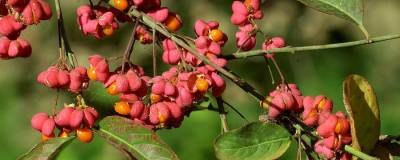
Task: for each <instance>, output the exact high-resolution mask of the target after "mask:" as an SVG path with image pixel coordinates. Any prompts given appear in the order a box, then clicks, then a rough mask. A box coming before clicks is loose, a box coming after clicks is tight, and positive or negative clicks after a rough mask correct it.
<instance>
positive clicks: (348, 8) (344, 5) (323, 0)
mask: <svg viewBox="0 0 400 160" xmlns="http://www.w3.org/2000/svg"><path fill="white" fill-rule="evenodd" d="M298 1H300V2H301V3H303V4H305V5H307V6H309V7H311V8H314V9H316V10H318V11H320V12H324V13H327V14H331V15H334V16H337V17H340V18H343V19H345V20H348V21H350V22H353V23H355V24H357V25H358V27H359V28H360V29H361V31H362V32H363V33H364V35H365V37H366V38H367V39H368V38H369V34H368V32H367V30H366V29H365V27H364V24H363V15H364V5H363V0H298Z"/></svg>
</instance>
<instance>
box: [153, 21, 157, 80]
mask: <svg viewBox="0 0 400 160" xmlns="http://www.w3.org/2000/svg"><path fill="white" fill-rule="evenodd" d="M156 75H157V53H156V31H155V30H154V29H153V77H155V76H156Z"/></svg>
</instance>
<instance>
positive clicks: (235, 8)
mask: <svg viewBox="0 0 400 160" xmlns="http://www.w3.org/2000/svg"><path fill="white" fill-rule="evenodd" d="M260 3H261V1H260V0H235V1H233V3H232V12H233V14H232V16H231V22H232V23H233V24H234V25H237V26H239V32H237V33H236V35H235V36H236V46H237V47H238V48H240V49H241V50H244V51H248V50H251V49H253V48H254V46H255V45H256V33H257V29H258V28H256V24H255V22H254V20H256V19H262V18H263V16H264V14H263V11H262V10H261V4H260Z"/></svg>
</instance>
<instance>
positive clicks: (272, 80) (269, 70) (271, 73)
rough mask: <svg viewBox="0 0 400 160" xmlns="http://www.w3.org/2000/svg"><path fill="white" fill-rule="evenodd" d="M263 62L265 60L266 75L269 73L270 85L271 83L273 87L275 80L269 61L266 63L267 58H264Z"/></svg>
mask: <svg viewBox="0 0 400 160" xmlns="http://www.w3.org/2000/svg"><path fill="white" fill-rule="evenodd" d="M264 60H265V63H266V65H267V70H268V73H269V75H270V76H271V83H272V86H275V78H274V73H273V72H272V69H271V65H270V64H269V61H268V59H267V58H264Z"/></svg>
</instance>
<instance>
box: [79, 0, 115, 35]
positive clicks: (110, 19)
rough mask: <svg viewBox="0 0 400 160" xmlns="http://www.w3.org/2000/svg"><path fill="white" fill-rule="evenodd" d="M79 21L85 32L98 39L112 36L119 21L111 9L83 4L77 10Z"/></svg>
mask: <svg viewBox="0 0 400 160" xmlns="http://www.w3.org/2000/svg"><path fill="white" fill-rule="evenodd" d="M76 12H77V13H76V14H77V21H78V24H79V27H80V29H81V31H82V33H83V34H85V35H92V36H94V37H95V38H97V39H101V38H103V37H105V36H111V35H112V34H113V33H114V31H115V30H116V29H118V26H119V25H118V22H117V21H116V18H115V16H114V13H113V12H111V10H109V9H107V8H105V7H101V6H96V7H91V6H90V5H82V6H80V7H79V8H78V9H77V11H76Z"/></svg>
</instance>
